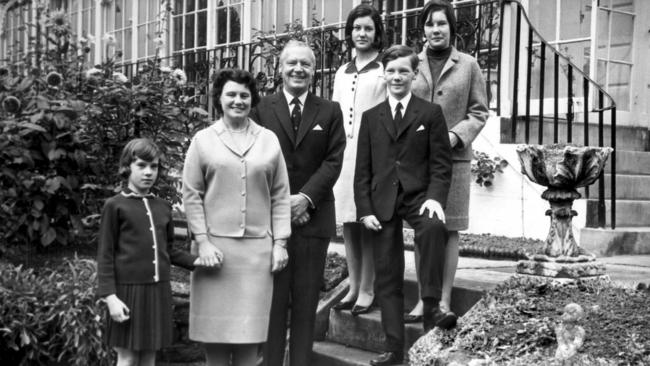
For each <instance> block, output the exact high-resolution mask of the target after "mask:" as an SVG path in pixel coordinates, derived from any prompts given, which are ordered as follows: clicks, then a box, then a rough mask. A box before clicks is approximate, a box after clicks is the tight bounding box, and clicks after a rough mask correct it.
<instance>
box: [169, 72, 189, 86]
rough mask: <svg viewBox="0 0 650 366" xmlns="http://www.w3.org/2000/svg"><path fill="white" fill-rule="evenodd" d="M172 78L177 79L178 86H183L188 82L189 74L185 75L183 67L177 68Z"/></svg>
mask: <svg viewBox="0 0 650 366" xmlns="http://www.w3.org/2000/svg"><path fill="white" fill-rule="evenodd" d="M172 78H173V79H174V81H176V85H178V86H183V85H185V84H186V83H187V75H185V71H183V70H181V69H175V70H174V72H172Z"/></svg>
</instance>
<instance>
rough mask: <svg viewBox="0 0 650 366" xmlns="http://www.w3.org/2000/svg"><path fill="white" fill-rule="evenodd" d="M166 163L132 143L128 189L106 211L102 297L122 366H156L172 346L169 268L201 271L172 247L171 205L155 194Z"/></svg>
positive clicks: (125, 170)
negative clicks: (158, 357) (163, 351)
mask: <svg viewBox="0 0 650 366" xmlns="http://www.w3.org/2000/svg"><path fill="white" fill-rule="evenodd" d="M161 157H162V153H161V151H160V149H159V148H158V146H156V144H155V143H153V142H152V141H151V140H149V139H144V138H139V139H134V140H131V141H130V142H129V143H128V144H127V145H126V146H125V147H124V150H123V151H122V156H121V158H120V168H119V174H120V175H121V176H122V177H123V178H125V179H127V187H126V188H125V189H124V190H123V191H122V192H121V193H119V194H117V195H115V196H113V197H111V198H109V199H108V200H107V201H106V203H105V204H104V209H103V211H102V217H101V223H100V231H99V245H98V253H97V264H98V276H97V277H98V282H99V288H98V295H99V296H100V297H102V298H103V299H104V301H105V302H106V305H107V306H108V311H109V313H110V318H108V319H107V322H106V334H105V339H106V342H107V344H108V345H109V346H112V347H113V348H114V349H115V351H116V352H117V357H118V360H117V365H118V366H127V365H128V366H132V365H139V366H145V365H147V366H154V365H155V358H156V350H158V349H160V348H162V347H165V346H168V345H170V344H171V341H172V302H171V301H172V295H171V286H170V283H169V278H170V266H171V264H172V263H173V264H175V265H179V266H181V267H184V268H187V269H193V268H194V266H196V265H201V261H200V259H198V258H197V256H195V255H191V254H189V253H187V252H184V251H182V250H179V249H175V248H174V247H173V245H172V243H173V239H174V227H173V223H172V209H171V205H170V204H169V203H168V202H167V201H165V200H163V199H161V198H158V197H156V196H154V195H153V194H152V193H151V192H150V189H151V187H152V186H153V184H154V183H155V182H156V179H157V177H158V170H159V167H160V160H161Z"/></svg>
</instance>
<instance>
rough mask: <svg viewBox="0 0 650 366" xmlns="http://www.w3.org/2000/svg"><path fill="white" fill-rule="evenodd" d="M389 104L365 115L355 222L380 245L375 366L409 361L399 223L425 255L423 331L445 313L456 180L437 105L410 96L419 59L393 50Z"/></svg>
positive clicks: (387, 70)
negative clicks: (379, 340) (448, 213)
mask: <svg viewBox="0 0 650 366" xmlns="http://www.w3.org/2000/svg"><path fill="white" fill-rule="evenodd" d="M382 63H383V65H384V78H385V80H386V86H387V88H388V98H387V100H386V101H384V102H383V103H381V104H379V105H377V106H375V107H373V108H372V109H369V110H368V111H366V112H364V113H363V116H362V118H361V127H360V131H359V142H358V150H357V160H356V168H355V176H354V200H355V203H356V206H357V217H358V218H359V220H360V221H361V222H362V223H363V224H364V226H365V227H366V228H367V229H369V232H370V234H369V235H370V238H369V239H370V240H371V241H372V242H374V243H375V248H374V259H375V272H376V282H375V288H376V297H377V299H378V301H379V306H380V308H381V321H382V326H383V329H384V332H385V333H386V352H385V353H382V354H381V355H379V356H378V357H377V358H376V359H373V360H371V361H370V364H371V365H395V364H400V363H401V362H402V361H403V358H404V314H403V313H404V293H403V292H402V287H403V283H404V242H403V238H402V220H406V221H407V222H408V223H409V225H410V226H411V227H412V228H413V229H414V230H415V245H416V246H417V247H418V250H419V251H420V254H421V255H420V262H419V263H418V266H419V274H418V282H419V283H420V286H421V289H422V291H421V296H422V300H423V302H424V330H425V331H428V330H430V329H431V328H433V326H434V325H435V323H436V320H437V319H438V317H440V316H441V315H442V313H441V312H440V310H439V309H438V302H439V300H440V296H441V287H442V273H443V267H444V258H445V247H444V246H445V243H446V242H447V229H446V228H445V225H444V220H445V214H444V207H443V206H442V205H444V204H445V202H447V193H448V192H449V185H450V182H451V147H450V144H449V137H448V133H447V127H446V124H445V118H444V116H443V114H442V109H441V108H440V106H438V105H437V104H433V103H429V102H427V101H425V100H423V99H420V98H418V97H416V96H414V95H412V94H411V83H412V82H413V80H414V79H415V76H416V73H417V65H418V58H417V56H416V54H415V52H413V50H411V49H410V48H408V47H406V46H402V45H396V46H393V47H391V48H389V49H388V50H386V52H385V53H384V56H383V59H382Z"/></svg>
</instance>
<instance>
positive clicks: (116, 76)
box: [113, 72, 129, 84]
mask: <svg viewBox="0 0 650 366" xmlns="http://www.w3.org/2000/svg"><path fill="white" fill-rule="evenodd" d="M113 81H115V82H118V83H122V84H124V83H126V82H127V81H129V79H128V78H127V77H126V75H124V74H122V73H121V72H114V73H113Z"/></svg>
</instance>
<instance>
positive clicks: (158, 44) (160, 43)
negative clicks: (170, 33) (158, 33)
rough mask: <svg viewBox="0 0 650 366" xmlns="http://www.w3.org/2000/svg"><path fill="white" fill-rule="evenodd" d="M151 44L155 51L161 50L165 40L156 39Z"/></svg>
mask: <svg viewBox="0 0 650 366" xmlns="http://www.w3.org/2000/svg"><path fill="white" fill-rule="evenodd" d="M153 44H154V46H155V47H156V49H158V48H162V47H164V46H165V40H164V39H163V38H162V37H156V38H154V39H153Z"/></svg>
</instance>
